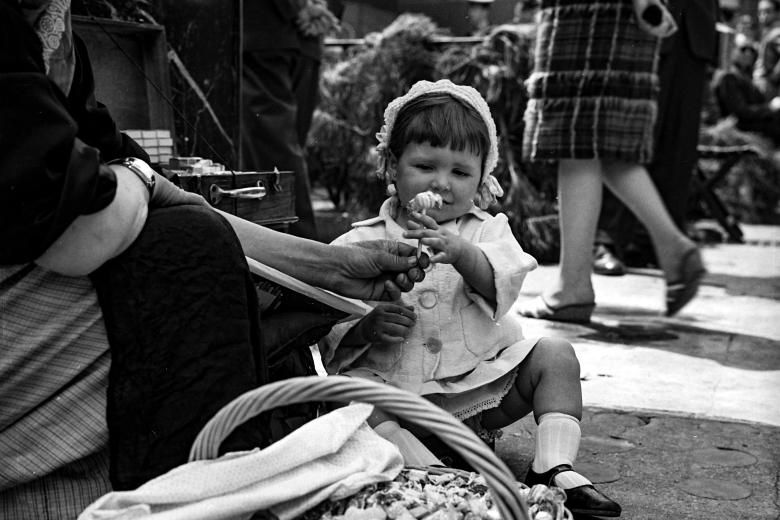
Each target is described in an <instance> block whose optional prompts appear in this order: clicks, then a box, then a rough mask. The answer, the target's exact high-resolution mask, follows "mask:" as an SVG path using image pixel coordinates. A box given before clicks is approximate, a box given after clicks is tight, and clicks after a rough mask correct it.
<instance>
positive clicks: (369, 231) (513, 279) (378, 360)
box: [320, 199, 538, 419]
mask: <svg viewBox="0 0 780 520" xmlns="http://www.w3.org/2000/svg"><path fill="white" fill-rule="evenodd" d="M393 204H394V200H393V199H388V200H386V201H385V202H384V204H382V207H381V209H380V211H379V216H377V217H374V218H371V219H368V220H364V221H362V222H357V223H355V224H353V229H352V230H350V231H349V232H347V233H345V234H344V235H342V236H340V237H339V238H337V239H336V240H334V241H333V243H334V244H341V245H343V244H349V243H353V242H360V241H365V240H376V239H390V240H397V241H400V242H405V243H408V244H411V245H417V240H416V239H411V240H410V239H405V238H403V236H402V233H403V232H404V230H403V228H401V227H400V226H399V225H398V224H397V223H396V222H395V221H394V220H393V218H392V208H393ZM440 227H442V228H444V229H447V230H448V231H450V232H452V233H457V234H459V235H460V236H462V237H464V238H466V239H467V240H468V241H469V242H471V243H473V244H475V245H477V247H479V248H480V249H481V250H482V251H483V252H484V253H485V256H486V257H487V259H488V261H489V262H490V264H491V266H492V267H493V272H494V276H495V286H496V301H497V305H496V306H493V305H492V304H491V303H489V302H488V301H486V300H485V299H484V298H483V297H482V296H481V295H480V294H479V293H478V292H477V291H475V290H474V289H473V288H472V287H470V286H469V285H467V284H466V283H465V281H464V280H463V277H462V276H461V275H460V274H459V273H458V272H457V271H456V270H455V268H454V267H453V266H452V265H450V264H435V265H434V267H433V269H431V270H430V271H428V272H427V274H426V277H425V280H423V281H422V282H421V283H418V284H416V285H415V286H414V288H413V289H412V290H411V291H410V292H408V293H404V294H403V295H402V297H401V299H402V303H403V304H405V305H411V306H413V307H414V312H415V313H416V315H417V322H416V323H415V326H414V328H413V329H412V331H411V334H410V335H409V337H408V338H407V339H406V341H404V342H403V343H398V344H396V345H392V346H389V347H388V346H384V345H378V344H377V345H371V344H366V345H364V346H360V347H339V346H338V345H339V343H340V342H341V339H342V338H343V337H344V335H345V334H346V333H347V331H348V330H349V329H350V328H351V327H352V326H354V324H355V322H354V321H351V322H345V323H340V324H338V325H336V326H335V327H334V328H333V330H332V331H331V332H330V334H328V336H326V337H325V338H324V340H323V341H322V342H321V345H320V352H321V354H322V359H323V364H324V365H325V368H326V369H327V370H328V373H331V374H343V375H348V376H354V377H364V378H370V379H373V380H377V381H383V382H386V383H389V384H392V385H394V386H397V387H400V388H403V389H405V390H409V391H411V392H413V393H416V394H418V395H425V396H426V397H427V398H428V399H430V400H431V401H433V402H434V403H436V404H437V405H439V406H441V407H442V408H444V409H445V410H447V411H449V412H450V413H452V414H454V415H455V416H456V417H458V418H460V419H466V418H468V417H471V416H473V415H476V414H477V413H479V412H481V411H483V410H487V409H489V408H493V407H495V406H498V404H499V403H500V401H501V398H503V397H504V395H506V393H507V392H508V391H509V389H510V388H511V386H512V384H513V382H514V378H515V374H516V368H517V366H518V365H519V364H520V362H521V361H522V360H523V358H525V356H526V355H527V354H528V353H529V352H530V351H531V349H532V348H533V347H534V345H535V344H536V342H537V341H538V338H536V339H527V338H523V332H522V328H521V326H520V318H519V316H518V315H516V314H515V313H514V312H512V313H510V312H509V310H510V308H511V307H512V305H513V304H514V302H515V300H516V298H517V296H518V294H519V292H520V286H521V285H522V283H523V279H524V278H525V275H526V273H528V272H529V271H531V270H533V269H535V268H536V266H537V263H536V260H535V259H534V258H533V257H532V256H530V255H528V254H527V253H525V252H523V250H522V248H521V247H520V244H518V243H517V240H515V238H514V236H513V235H512V231H511V229H510V228H509V223H508V221H507V217H506V215H504V214H501V213H500V214H498V215H496V216H495V217H494V216H492V215H490V214H489V213H487V212H485V211H482V210H480V209H478V208H477V207H472V209H471V211H470V212H469V213H468V214H466V215H464V216H462V217H460V218H458V219H457V220H454V221H450V222H447V223H444V224H440Z"/></svg>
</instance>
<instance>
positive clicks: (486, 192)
mask: <svg viewBox="0 0 780 520" xmlns="http://www.w3.org/2000/svg"><path fill="white" fill-rule="evenodd" d="M431 92H436V93H445V94H450V95H451V96H453V97H456V98H458V99H460V100H462V101H465V102H466V103H467V104H468V105H469V106H471V107H473V108H474V109H475V110H476V111H477V113H478V114H479V115H480V116H482V120H483V121H484V122H485V126H486V127H487V131H488V137H489V139H490V144H489V148H488V153H487V156H486V157H485V166H484V169H483V171H482V183H481V185H480V189H479V191H478V192H477V197H476V198H475V203H477V204H479V205H480V206H481V207H483V209H484V208H486V207H487V206H489V205H490V204H492V203H494V202H495V201H496V197H500V196H501V195H503V194H504V191H503V190H502V189H501V185H500V184H499V183H498V181H497V180H496V178H495V177H493V175H491V173H492V171H493V170H494V169H495V167H496V165H497V164H498V135H497V133H496V123H495V122H494V121H493V117H492V116H491V115H490V108H489V107H488V104H487V102H485V99H484V98H483V97H482V95H481V94H480V93H479V92H478V91H477V89H475V88H473V87H469V86H466V85H456V84H455V83H453V82H452V81H450V80H448V79H440V80H439V81H435V82H432V81H425V80H423V81H418V82H417V83H415V84H414V85H413V86H412V88H410V89H409V92H407V93H406V94H404V95H403V96H401V97H398V98H395V99H394V100H393V101H391V102H390V103H389V104H388V105H387V108H385V116H384V125H383V126H382V129H381V130H380V131H379V133H377V134H376V138H377V140H378V141H379V144H378V145H377V146H376V153H377V155H378V159H379V161H378V169H377V175H379V177H380V178H382V179H384V180H386V181H388V182H389V181H392V180H393V179H392V178H390V177H389V175H388V171H387V160H388V158H389V155H390V150H389V146H390V135H391V133H392V131H393V126H394V125H395V120H396V117H398V113H399V112H400V111H401V109H402V108H403V107H404V106H405V105H406V104H407V103H408V102H409V101H411V100H413V99H415V98H417V97H420V96H422V95H423V94H428V93H431Z"/></svg>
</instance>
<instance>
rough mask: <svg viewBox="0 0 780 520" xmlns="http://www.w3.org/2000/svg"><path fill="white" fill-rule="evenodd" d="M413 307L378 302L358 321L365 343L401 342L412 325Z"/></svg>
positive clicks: (414, 318)
mask: <svg viewBox="0 0 780 520" xmlns="http://www.w3.org/2000/svg"><path fill="white" fill-rule="evenodd" d="M416 320H417V316H416V315H415V314H414V307H410V306H406V305H399V304H397V303H380V304H379V305H377V306H376V307H374V310H372V311H371V312H369V313H368V314H367V315H366V316H365V317H364V318H363V319H361V320H360V323H359V324H358V325H357V326H358V327H360V335H361V336H362V338H363V340H364V341H365V342H366V343H381V344H385V345H394V344H396V343H400V342H402V341H403V340H404V339H405V338H406V336H408V335H409V331H410V330H412V327H414V324H415V321H416Z"/></svg>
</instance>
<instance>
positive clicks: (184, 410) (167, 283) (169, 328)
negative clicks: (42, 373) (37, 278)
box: [92, 206, 267, 490]
mask: <svg viewBox="0 0 780 520" xmlns="http://www.w3.org/2000/svg"><path fill="white" fill-rule="evenodd" d="M92 279H93V283H94V284H95V287H96V289H97V293H98V298H99V301H100V305H101V309H102V311H103V314H104V318H105V322H106V329H107V332H108V339H109V344H110V347H111V359H112V363H111V371H110V375H109V388H108V412H107V419H108V427H109V445H110V452H111V482H112V485H113V486H114V488H115V489H118V490H119V489H132V488H135V487H137V486H138V485H140V484H142V483H143V482H146V481H147V480H149V479H150V478H153V477H155V476H157V475H160V474H162V473H164V472H165V471H167V470H169V469H171V468H173V467H175V466H177V465H180V464H183V463H184V462H186V461H187V457H188V453H189V449H190V446H191V444H192V441H193V440H194V438H195V436H196V435H197V433H198V432H199V431H200V429H201V428H202V427H203V425H204V424H205V423H206V421H208V419H210V418H211V417H212V416H213V415H214V413H216V412H217V411H218V410H219V409H220V408H221V407H222V406H224V405H225V404H226V403H228V402H229V401H231V400H232V399H233V398H235V397H237V396H238V395H240V394H241V393H243V392H245V391H248V390H250V389H252V388H255V387H256V386H258V385H260V384H263V383H264V382H265V381H266V380H267V375H266V373H265V359H264V355H263V352H262V350H261V349H260V348H259V342H258V332H259V324H258V312H257V301H256V293H255V292H254V287H253V285H252V283H251V278H250V275H249V271H248V268H247V265H246V260H245V258H244V256H243V252H242V250H241V246H240V244H239V242H238V239H237V238H236V236H235V234H234V233H233V230H232V228H231V227H230V226H229V224H228V223H227V222H226V221H225V220H224V219H223V218H222V217H221V216H219V215H218V214H216V213H215V212H213V211H211V210H210V209H208V208H205V207H201V206H173V207H167V208H160V209H156V210H153V211H151V212H150V214H149V217H148V220H147V223H146V226H145V227H144V229H143V231H142V232H141V235H140V236H139V237H138V239H137V240H136V241H135V243H134V244H133V245H132V246H131V247H130V248H129V249H128V250H127V251H125V252H124V253H123V254H122V255H120V256H119V257H117V258H115V259H113V260H111V261H110V262H107V263H106V264H105V265H104V266H103V267H101V268H100V269H99V270H98V271H96V272H95V273H94V274H93V276H92ZM261 438H262V435H261V434H260V432H257V431H246V429H245V430H244V431H243V434H240V433H237V434H236V435H235V436H233V439H231V440H232V442H233V445H235V446H236V447H241V448H249V447H252V446H254V445H258V444H260V443H261V442H262V441H261Z"/></svg>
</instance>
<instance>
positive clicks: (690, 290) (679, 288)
mask: <svg viewBox="0 0 780 520" xmlns="http://www.w3.org/2000/svg"><path fill="white" fill-rule="evenodd" d="M705 274H707V270H706V269H705V268H704V262H703V261H702V259H701V253H700V252H699V248H698V247H692V248H691V249H689V250H688V251H686V252H685V254H683V257H682V260H681V261H680V267H679V270H678V272H677V276H676V278H675V280H674V281H671V280H667V281H666V315H667V316H674V315H675V314H677V312H679V310H680V309H682V308H683V307H684V306H685V305H686V304H687V303H688V302H689V301H691V300H692V299H693V297H694V296H696V293H697V292H698V290H699V284H700V283H701V279H702V278H703V277H704V275H705Z"/></svg>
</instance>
